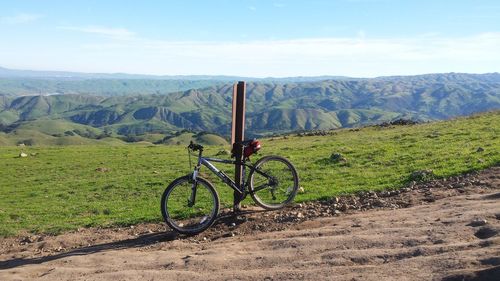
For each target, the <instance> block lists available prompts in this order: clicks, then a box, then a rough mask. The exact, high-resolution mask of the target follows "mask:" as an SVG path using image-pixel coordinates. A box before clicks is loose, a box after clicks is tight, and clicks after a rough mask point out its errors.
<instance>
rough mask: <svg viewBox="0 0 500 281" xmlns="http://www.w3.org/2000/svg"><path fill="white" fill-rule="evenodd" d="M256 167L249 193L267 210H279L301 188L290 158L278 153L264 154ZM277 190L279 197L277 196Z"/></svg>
mask: <svg viewBox="0 0 500 281" xmlns="http://www.w3.org/2000/svg"><path fill="white" fill-rule="evenodd" d="M283 164H284V165H283ZM254 167H255V169H253V170H252V171H251V172H250V175H249V183H250V185H249V193H250V196H251V197H252V199H253V200H254V201H255V203H257V205H259V206H261V207H262V208H264V209H267V210H277V209H281V208H283V207H285V206H286V205H287V204H288V203H290V202H291V201H292V200H293V199H294V198H295V196H296V195H297V191H298V190H299V177H298V174H297V170H296V169H295V167H294V166H293V164H292V163H291V162H290V161H289V160H288V159H286V158H284V157H281V156H276V155H270V156H264V157H262V158H261V159H259V160H258V161H257V162H256V163H255V166H254ZM285 168H286V169H285ZM261 173H262V174H261ZM263 174H264V175H263ZM269 177H271V178H269ZM274 180H276V182H274ZM266 181H267V184H266V183H265V182H266ZM257 184H258V185H257ZM276 192H278V193H279V194H278V196H279V197H276V195H277V194H276Z"/></svg>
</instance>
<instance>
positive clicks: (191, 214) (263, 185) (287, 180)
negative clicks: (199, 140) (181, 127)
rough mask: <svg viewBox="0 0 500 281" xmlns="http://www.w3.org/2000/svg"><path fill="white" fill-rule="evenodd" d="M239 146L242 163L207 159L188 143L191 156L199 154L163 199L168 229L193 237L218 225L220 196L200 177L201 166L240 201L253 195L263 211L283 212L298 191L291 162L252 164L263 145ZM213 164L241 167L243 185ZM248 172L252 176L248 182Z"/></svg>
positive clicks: (263, 160) (199, 148)
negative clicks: (193, 163) (232, 191)
mask: <svg viewBox="0 0 500 281" xmlns="http://www.w3.org/2000/svg"><path fill="white" fill-rule="evenodd" d="M240 145H241V147H242V149H243V152H244V153H243V160H242V161H235V160H229V159H218V158H210V157H204V156H203V149H204V147H203V146H202V145H199V144H194V143H193V142H191V143H190V144H189V146H188V147H187V148H188V154H189V155H191V154H192V153H194V152H196V151H198V161H197V164H196V165H195V167H194V170H193V172H192V173H190V174H188V175H186V176H183V177H180V178H177V179H175V180H174V181H173V182H172V183H170V184H169V185H168V187H167V188H166V189H165V191H164V192H163V195H162V197H161V212H162V215H163V218H164V219H165V222H166V223H167V225H168V226H170V227H171V228H172V229H173V230H175V231H177V232H179V233H181V234H188V235H192V234H197V233H200V232H202V231H204V230H206V229H207V228H209V227H210V226H211V225H212V224H213V223H214V222H215V220H216V218H217V215H218V213H219V206H220V201H219V195H218V194H217V191H216V190H215V187H214V186H213V184H212V183H210V182H209V181H208V180H207V179H204V178H202V177H200V175H199V172H200V169H201V167H202V166H205V167H207V168H208V170H210V171H211V172H212V173H214V174H215V175H216V176H217V177H219V178H220V179H221V180H222V181H223V182H224V183H225V184H226V185H228V186H229V187H230V188H232V189H233V190H235V191H236V193H237V194H239V195H240V196H241V197H240V199H241V200H243V199H244V198H245V197H246V196H247V195H250V196H251V197H252V199H253V200H254V201H255V203H257V205H259V206H261V207H262V208H264V209H267V210H277V209H281V208H283V207H284V206H286V205H287V204H288V203H290V202H291V201H292V200H293V199H294V197H295V195H296V194H297V191H298V189H299V177H298V175H297V171H296V169H295V167H294V166H293V165H292V163H290V161H289V160H288V159H286V158H284V157H281V156H275V155H270V156H264V157H262V158H261V159H259V160H258V161H256V162H255V164H252V163H251V161H250V155H252V154H253V153H255V152H256V151H257V150H259V149H260V142H259V141H257V140H255V139H254V140H246V141H243V142H241V144H240ZM211 162H219V163H224V164H232V165H242V168H243V169H242V170H243V173H242V175H243V176H242V179H243V180H242V183H241V185H237V184H236V183H235V182H234V181H233V180H232V179H231V178H229V176H228V175H226V174H225V173H224V172H223V171H221V170H219V169H218V168H217V167H215V166H214V165H213V164H212V163H211ZM247 170H249V174H248V178H246V179H245V175H246V172H247Z"/></svg>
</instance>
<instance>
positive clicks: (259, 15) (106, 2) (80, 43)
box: [0, 0, 500, 77]
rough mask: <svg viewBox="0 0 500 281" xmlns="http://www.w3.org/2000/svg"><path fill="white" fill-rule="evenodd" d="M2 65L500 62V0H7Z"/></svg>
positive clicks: (226, 69) (1, 15) (438, 65)
mask: <svg viewBox="0 0 500 281" xmlns="http://www.w3.org/2000/svg"><path fill="white" fill-rule="evenodd" d="M0 66H1V67H7V68H14V69H32V70H60V71H78V72H99V73H116V72H121V73H136V74H155V75H236V76H252V77H290V76H319V75H334V76H351V77H376V76H387V75H414V74H424V73H443V72H466V73H487V72H500V1H497V0H483V1H481V0H475V1H474V0H469V1H467V0H454V1H453V0H433V1H430V0H325V1H323V0H303V1H299V0H288V1H286V0H267V1H266V0H232V1H230V0H210V1H208V0H207V1H201V0H200V1H194V0H192V1H189V0H183V1H168V0H162V1H160V0H158V1H153V0H150V1H148V0H144V1H128V0H120V1H115V0H98V1H93V0H85V1H79V0H72V1H68V0H64V1H55V0H45V1H36V0H34V1H24V0H16V1H9V0H0Z"/></svg>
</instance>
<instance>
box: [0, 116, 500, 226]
mask: <svg viewBox="0 0 500 281" xmlns="http://www.w3.org/2000/svg"><path fill="white" fill-rule="evenodd" d="M498 124H500V112H496V113H487V114H483V115H478V116H473V117H470V118H460V119H456V120H451V121H445V122H436V123H427V124H421V125H416V126H398V127H392V128H379V127H369V128H364V129H361V130H359V131H353V130H347V129H346V130H338V131H336V134H334V135H331V136H310V137H298V136H289V137H288V138H287V139H284V138H275V139H264V140H262V143H263V148H262V149H261V154H262V155H266V154H278V155H282V156H285V157H287V158H289V159H290V160H291V161H292V162H293V163H294V164H295V166H296V168H297V170H298V172H299V176H300V180H301V186H303V187H304V189H305V192H304V193H302V194H299V195H298V196H297V201H306V200H315V199H321V198H328V197H331V196H336V195H339V194H346V193H352V192H356V191H360V190H381V189H387V188H400V187H402V186H404V185H405V184H407V182H408V180H409V175H410V174H411V173H412V172H413V171H416V170H422V169H432V170H433V171H434V173H435V175H436V176H437V177H448V176H451V175H456V174H460V173H464V172H468V171H472V170H480V169H484V168H486V167H489V166H492V165H498V164H499V163H500V139H499V136H500V126H499V125H498ZM478 147H482V148H483V149H484V151H482V152H477V148H478ZM220 149H221V146H212V147H209V148H208V149H207V151H206V154H207V155H214V154H215V153H217V151H219V150H220ZM21 150H24V151H25V152H26V153H28V154H33V155H30V156H28V157H26V158H17V156H18V155H19V153H20V151H21ZM332 153H341V154H342V155H343V156H344V157H346V158H347V162H345V163H342V162H341V163H333V162H332V161H330V160H329V157H330V155H331V154H332ZM254 158H255V160H256V159H258V156H257V157H254ZM188 167H189V166H188V163H187V155H186V150H185V148H184V146H175V145H172V146H163V145H157V146H153V145H139V144H134V145H120V146H102V145H82V146H61V147H25V148H20V147H14V146H3V147H0V235H1V236H11V235H18V234H20V233H22V232H26V231H27V232H34V233H40V232H41V233H59V232H61V231H66V230H71V229H75V228H78V227H90V226H112V225H129V224H135V223H139V222H147V221H154V222H157V221H160V220H161V214H160V209H159V201H160V196H161V193H162V192H163V190H164V188H165V187H166V185H167V184H168V183H169V182H170V181H172V180H173V179H174V178H176V177H179V176H181V175H184V174H186V173H187V172H188ZM98 168H106V169H108V171H107V172H102V171H96V169H98ZM224 168H225V169H224V170H225V171H228V172H229V171H231V170H232V167H231V166H226V167H224ZM202 175H205V176H207V177H208V178H209V179H210V180H211V181H213V183H214V184H215V185H216V187H217V189H218V191H219V194H220V195H221V200H222V204H223V206H230V203H231V198H232V191H231V190H230V189H229V188H228V187H226V186H224V185H223V184H222V183H221V182H220V181H218V180H216V179H215V178H214V177H213V175H211V174H209V173H208V172H207V170H205V171H204V172H203V173H202ZM247 200H248V199H247ZM248 202H250V201H248Z"/></svg>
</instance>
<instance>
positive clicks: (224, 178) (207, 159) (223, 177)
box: [190, 151, 274, 202]
mask: <svg viewBox="0 0 500 281" xmlns="http://www.w3.org/2000/svg"><path fill="white" fill-rule="evenodd" d="M210 162H218V163H224V164H232V165H237V164H239V165H242V166H243V174H242V175H243V176H242V183H241V187H238V186H237V185H236V183H235V182H234V181H233V180H232V179H231V178H229V176H228V175H226V174H225V173H224V172H223V171H221V170H219V169H218V168H217V167H215V166H214V165H213V164H212V163H210ZM202 165H203V166H205V167H207V168H208V169H209V170H210V171H211V172H212V173H214V174H215V175H217V177H219V178H220V179H221V180H222V181H223V182H224V183H225V184H226V185H228V186H229V187H231V188H232V189H233V190H234V191H236V192H238V193H239V194H240V195H241V196H242V197H245V196H246V195H247V189H246V188H245V187H247V185H248V181H246V180H245V177H246V168H247V167H248V168H250V170H251V171H250V173H252V172H254V171H255V172H257V173H259V174H261V175H263V176H264V177H266V178H268V179H270V180H274V179H273V177H271V176H269V175H267V174H266V173H264V172H262V171H260V170H259V169H256V168H255V167H254V166H252V165H249V164H247V163H246V159H245V160H243V161H242V162H237V161H234V160H226V159H218V158H211V157H203V156H202V152H201V151H200V153H199V154H198V163H197V165H196V166H195V168H194V171H193V177H192V179H193V191H194V192H193V194H192V196H191V199H190V201H191V202H194V201H195V196H196V195H195V194H196V191H195V190H196V185H197V181H196V178H197V177H198V172H199V171H200V168H201V166H202ZM266 187H267V185H266V184H262V185H261V186H258V187H255V188H254V189H253V192H256V191H259V190H261V189H264V188H266Z"/></svg>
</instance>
